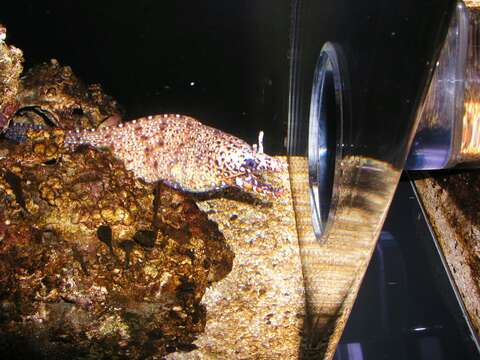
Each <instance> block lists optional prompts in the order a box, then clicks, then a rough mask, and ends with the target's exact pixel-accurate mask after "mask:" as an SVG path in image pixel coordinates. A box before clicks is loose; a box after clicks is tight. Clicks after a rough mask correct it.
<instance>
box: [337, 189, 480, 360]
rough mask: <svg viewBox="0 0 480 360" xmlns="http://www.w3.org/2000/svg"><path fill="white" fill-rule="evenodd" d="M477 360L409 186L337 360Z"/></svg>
mask: <svg viewBox="0 0 480 360" xmlns="http://www.w3.org/2000/svg"><path fill="white" fill-rule="evenodd" d="M362 359H368V360H370V359H395V360H397V359H398V360H404V359H405V360H406V359H412V360H413V359H415V360H427V359H436V360H442V359H444V360H447V359H480V354H479V353H478V350H477V348H476V346H475V343H474V341H473V340H472V337H471V334H470V332H469V330H468V327H467V325H466V323H465V320H464V317H463V314H462V312H461V310H460V307H459V305H458V302H457V300H456V298H455V295H454V292H453V290H452V287H451V285H450V283H449V281H448V278H447V275H446V273H445V270H444V268H443V265H442V263H441V261H440V257H439V256H438V253H437V250H436V248H435V245H434V241H433V239H432V237H431V234H430V231H429V229H428V226H427V223H426V222H425V218H424V216H423V214H422V211H421V209H420V206H419V204H418V201H417V199H416V197H415V195H414V192H413V190H412V187H411V185H410V183H409V182H408V181H402V182H400V184H399V187H398V189H397V192H396V194H395V197H394V200H393V202H392V205H391V208H390V210H389V213H388V216H387V219H386V221H385V224H384V226H383V230H382V233H381V235H380V239H379V242H378V244H377V247H376V249H375V252H374V255H373V257H372V260H371V262H370V265H369V268H368V270H367V273H366V275H365V279H364V282H363V284H362V287H361V289H360V292H359V295H358V297H357V299H356V302H355V305H354V307H353V310H352V315H351V316H350V318H349V320H348V323H347V326H346V328H345V332H344V333H343V336H342V339H341V340H340V344H339V346H338V348H337V352H336V355H335V360H362Z"/></svg>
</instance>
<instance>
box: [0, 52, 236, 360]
mask: <svg viewBox="0 0 480 360" xmlns="http://www.w3.org/2000/svg"><path fill="white" fill-rule="evenodd" d="M3 45H4V44H3V43H0V46H3ZM2 51H5V49H3V48H2V49H0V56H2ZM20 54H21V53H20ZM10 69H12V68H10ZM15 69H16V68H15ZM7 70H8V69H7ZM8 71H13V70H8ZM10 74H11V75H12V76H13V75H15V74H16V73H12V72H11V73H10ZM1 75H2V76H3V75H4V74H3V73H2V74H1ZM76 84H77V85H78V84H79V82H78V81H77V79H76V78H75V77H74V76H73V74H72V73H71V70H69V68H61V67H60V66H59V65H58V64H57V63H56V62H52V63H51V64H49V65H41V66H40V67H37V68H36V70H34V71H32V72H30V73H29V74H28V75H27V77H26V79H25V81H24V83H23V84H22V85H21V86H20V91H19V93H18V94H17V99H18V101H19V104H21V106H27V105H28V107H32V108H35V109H40V110H39V112H24V113H23V114H21V113H20V114H17V115H16V116H15V118H14V122H26V123H27V124H30V125H32V124H37V125H42V126H44V125H45V123H44V122H42V121H44V120H45V119H44V116H46V117H47V118H48V120H49V121H50V122H52V123H53V124H47V125H56V126H59V127H61V128H67V129H68V128H73V127H85V126H89V127H90V126H98V125H99V124H100V123H101V122H102V121H103V120H104V118H105V117H109V116H110V119H111V118H112V116H113V118H114V119H116V120H115V121H117V120H118V119H119V118H116V117H115V116H116V115H115V114H117V112H116V105H115V103H114V102H111V100H110V99H109V98H107V97H105V96H104V95H103V94H102V93H101V91H100V90H99V88H98V87H95V88H91V87H90V88H89V89H88V90H87V89H85V88H82V87H81V86H80V85H78V86H80V87H78V88H77V87H76V86H77V85H76ZM2 85H3V83H2ZM2 85H0V86H2ZM4 88H5V87H4ZM6 88H8V87H6ZM13 88H14V87H12V89H13ZM8 89H10V88H8ZM16 89H17V88H16V87H15V89H14V90H15V91H16ZM52 89H55V90H54V91H52ZM79 89H80V90H79ZM76 109H77V110H76ZM78 109H81V111H80V110H78ZM63 134H64V132H63V131H62V130H56V131H53V132H50V133H49V132H36V133H28V137H29V140H28V141H26V142H22V143H20V144H13V143H12V142H9V141H8V140H5V139H0V354H1V357H2V358H31V357H33V356H35V357H36V358H38V357H39V356H40V357H42V358H43V357H44V358H55V359H57V358H83V357H85V358H112V357H114V356H124V357H128V358H134V359H135V358H148V357H153V356H156V357H157V358H158V357H160V356H163V355H165V354H166V353H169V352H173V351H177V350H181V351H187V350H191V349H193V348H194V347H195V346H194V345H193V344H192V342H193V340H194V339H195V336H197V335H198V334H199V333H201V332H202V331H203V329H204V327H205V317H206V312H205V309H204V306H203V305H201V303H200V301H201V299H202V297H203V295H204V293H205V290H206V288H207V286H209V285H210V284H211V283H212V282H216V281H219V280H220V279H222V278H223V277H225V276H226V275H227V274H228V273H229V272H230V270H231V267H232V261H233V253H232V252H231V250H230V249H229V248H228V246H227V245H226V244H225V241H224V238H223V235H222V234H221V233H220V232H219V230H218V227H217V225H216V224H215V223H213V222H211V221H209V220H208V219H207V216H206V215H205V214H204V213H202V212H201V211H200V210H199V209H198V207H197V206H196V205H195V203H194V202H193V200H191V199H190V198H189V197H187V196H186V195H184V194H182V193H180V192H178V191H175V190H172V189H170V188H168V187H167V186H164V185H159V186H158V187H156V186H154V185H149V184H145V183H143V182H142V181H139V180H137V179H135V178H134V177H133V175H132V174H131V173H129V172H128V171H126V170H125V168H124V166H123V164H122V163H120V162H118V161H117V160H115V159H114V158H113V156H111V154H110V153H109V152H107V151H97V150H94V149H91V148H87V147H84V148H80V149H78V151H76V152H71V153H70V152H67V151H65V150H62V147H61V146H60V145H61V144H62V141H63Z"/></svg>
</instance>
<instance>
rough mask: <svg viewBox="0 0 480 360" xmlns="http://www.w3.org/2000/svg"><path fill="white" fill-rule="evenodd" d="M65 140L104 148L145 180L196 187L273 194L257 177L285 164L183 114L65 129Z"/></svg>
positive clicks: (191, 189) (185, 188)
mask: <svg viewBox="0 0 480 360" xmlns="http://www.w3.org/2000/svg"><path fill="white" fill-rule="evenodd" d="M65 144H66V145H68V146H72V147H75V146H78V145H82V144H87V145H91V146H93V147H95V148H109V149H110V150H111V151H112V153H113V155H114V156H115V157H117V158H118V159H120V160H121V161H123V162H124V164H125V167H126V168H127V169H128V170H130V171H132V172H133V173H134V174H135V175H136V176H137V177H139V178H142V179H143V180H145V181H146V182H149V183H153V182H156V181H160V180H161V181H164V182H165V183H167V184H168V185H170V186H172V187H175V188H177V189H181V190H183V191H188V192H193V193H202V192H208V191H212V190H219V189H223V188H226V187H236V188H239V189H242V190H245V191H250V192H252V191H253V192H257V193H263V194H266V195H271V196H275V195H276V194H278V192H279V191H280V190H279V189H275V188H273V187H272V186H271V185H270V184H267V183H263V182H262V181H261V180H260V178H259V177H258V176H259V175H261V174H262V173H264V172H277V171H280V170H282V169H284V168H285V167H286V165H285V164H284V163H283V162H281V161H280V160H278V159H276V158H273V157H271V156H268V155H266V154H264V153H263V151H262V150H261V144H259V145H260V151H258V150H257V148H256V147H252V146H250V145H249V144H247V143H246V142H245V141H243V140H241V139H239V138H237V137H235V136H232V135H230V134H227V133H224V132H222V131H220V130H218V129H215V128H212V127H209V126H206V125H203V124H202V123H200V122H199V121H198V120H196V119H194V118H192V117H189V116H184V115H172V114H164V115H156V116H148V117H145V118H141V119H138V120H134V121H131V122H128V123H124V124H120V125H118V126H116V127H106V128H99V129H97V130H82V131H72V132H68V133H67V134H66V137H65Z"/></svg>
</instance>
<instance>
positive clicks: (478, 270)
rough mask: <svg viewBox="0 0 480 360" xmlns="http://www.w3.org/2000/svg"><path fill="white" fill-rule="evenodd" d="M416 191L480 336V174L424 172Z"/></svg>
mask: <svg viewBox="0 0 480 360" xmlns="http://www.w3.org/2000/svg"><path fill="white" fill-rule="evenodd" d="M415 187H416V189H417V192H418V194H419V196H420V198H421V200H422V204H423V207H424V209H425V212H426V214H427V216H428V218H429V221H430V224H431V226H432V229H433V231H434V232H435V236H436V239H437V241H438V243H439V245H440V248H441V250H442V252H443V255H444V256H445V259H446V261H447V264H448V267H449V269H450V272H451V274H452V278H453V279H454V280H455V284H456V286H457V288H458V291H459V293H460V297H461V299H462V300H463V303H464V305H465V309H466V310H467V313H468V315H469V317H470V321H471V323H472V325H473V329H474V330H475V331H476V332H477V334H480V217H479V216H478V214H479V212H480V202H479V201H478V194H479V193H480V171H478V170H474V171H461V170H453V171H442V172H425V173H423V176H419V177H418V178H417V179H416V180H415Z"/></svg>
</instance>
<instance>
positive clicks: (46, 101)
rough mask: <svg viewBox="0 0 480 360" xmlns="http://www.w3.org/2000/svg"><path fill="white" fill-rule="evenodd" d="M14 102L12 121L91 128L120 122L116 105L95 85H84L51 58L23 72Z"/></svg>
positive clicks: (71, 127) (64, 127)
mask: <svg viewBox="0 0 480 360" xmlns="http://www.w3.org/2000/svg"><path fill="white" fill-rule="evenodd" d="M17 100H18V103H19V107H20V109H21V111H20V112H19V114H17V116H16V119H15V120H16V121H17V122H22V123H27V124H35V125H42V126H52V125H54V126H56V127H61V128H63V129H75V128H94V127H97V126H99V125H100V124H101V123H103V122H104V121H105V120H107V119H109V125H113V124H115V123H117V122H119V121H120V119H121V117H120V110H119V106H118V104H117V102H116V101H115V100H113V99H112V98H111V97H110V96H108V95H106V94H104V93H103V90H102V88H101V86H100V85H99V84H92V85H89V86H87V85H85V84H84V83H83V82H82V81H81V80H80V79H79V78H78V77H77V76H75V74H74V73H73V70H72V69H71V68H70V67H69V66H61V65H60V64H59V62H58V61H57V60H55V59H52V60H50V62H48V63H43V64H40V65H37V66H34V67H33V68H31V69H29V70H28V71H27V72H26V74H25V75H24V77H23V79H22V81H21V84H20V88H19V91H18V95H17ZM22 109H23V111H22ZM32 110H35V111H32ZM45 118H47V119H48V120H49V121H48V122H46V121H45ZM49 122H50V123H49Z"/></svg>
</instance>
